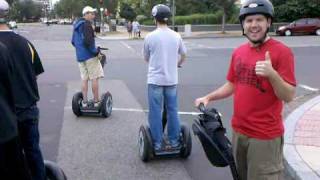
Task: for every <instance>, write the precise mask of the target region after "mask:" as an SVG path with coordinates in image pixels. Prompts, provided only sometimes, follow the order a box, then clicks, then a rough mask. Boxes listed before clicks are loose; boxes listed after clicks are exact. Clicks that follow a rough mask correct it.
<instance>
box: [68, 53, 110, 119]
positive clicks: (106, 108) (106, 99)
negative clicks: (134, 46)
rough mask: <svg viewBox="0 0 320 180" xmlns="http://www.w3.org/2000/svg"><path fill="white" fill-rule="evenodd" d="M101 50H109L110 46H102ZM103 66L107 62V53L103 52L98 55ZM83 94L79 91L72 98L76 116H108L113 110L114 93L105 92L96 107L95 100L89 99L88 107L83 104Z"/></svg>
mask: <svg viewBox="0 0 320 180" xmlns="http://www.w3.org/2000/svg"><path fill="white" fill-rule="evenodd" d="M100 50H108V48H100ZM98 58H99V60H100V62H101V65H102V68H103V67H104V65H105V64H106V63H107V62H106V55H105V54H103V53H101V52H100V54H99V55H98ZM82 101H83V95H82V92H77V93H76V94H75V95H74V96H73V98H72V111H73V113H74V114H75V115H76V116H82V115H87V116H102V117H104V118H107V117H109V116H110V115H111V112H112V104H113V101H112V95H111V93H110V92H108V91H107V92H105V93H104V94H102V96H101V103H100V105H99V106H98V107H94V100H90V101H88V105H87V107H83V106H82Z"/></svg>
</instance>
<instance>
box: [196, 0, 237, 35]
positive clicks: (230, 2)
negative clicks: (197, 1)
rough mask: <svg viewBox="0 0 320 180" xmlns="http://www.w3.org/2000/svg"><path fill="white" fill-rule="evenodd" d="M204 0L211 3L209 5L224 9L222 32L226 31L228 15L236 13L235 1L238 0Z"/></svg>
mask: <svg viewBox="0 0 320 180" xmlns="http://www.w3.org/2000/svg"><path fill="white" fill-rule="evenodd" d="M201 1H202V2H204V3H206V4H208V5H209V7H218V8H219V9H221V10H222V12H223V16H222V29H221V31H222V33H225V24H226V21H227V18H228V17H232V13H234V11H232V10H234V9H235V1H236V0H201Z"/></svg>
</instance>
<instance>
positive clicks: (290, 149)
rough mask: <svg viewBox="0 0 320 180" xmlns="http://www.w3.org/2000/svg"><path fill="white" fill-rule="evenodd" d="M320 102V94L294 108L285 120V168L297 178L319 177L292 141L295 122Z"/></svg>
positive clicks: (305, 179) (300, 179) (309, 179)
mask: <svg viewBox="0 0 320 180" xmlns="http://www.w3.org/2000/svg"><path fill="white" fill-rule="evenodd" d="M318 103H320V96H317V97H315V98H313V99H311V100H309V101H307V102H306V103H304V104H303V105H301V106H299V107H298V108H297V109H296V110H294V111H293V112H292V113H291V114H290V115H289V116H288V117H287V118H286V120H285V129H286V131H285V135H284V139H285V143H284V159H285V168H286V169H287V171H288V174H289V175H290V176H291V177H293V178H294V179H298V180H313V179H319V177H318V176H317V175H316V173H315V172H314V171H313V170H312V169H311V168H310V167H309V166H308V165H307V164H306V163H305V161H304V160H303V159H302V158H301V156H300V154H299V153H298V152H297V150H296V145H295V144H294V143H293V138H294V132H295V128H296V124H297V122H298V121H299V119H300V118H301V117H302V115H303V114H304V113H305V112H306V111H307V110H309V109H310V108H312V107H313V106H314V105H316V104H318Z"/></svg>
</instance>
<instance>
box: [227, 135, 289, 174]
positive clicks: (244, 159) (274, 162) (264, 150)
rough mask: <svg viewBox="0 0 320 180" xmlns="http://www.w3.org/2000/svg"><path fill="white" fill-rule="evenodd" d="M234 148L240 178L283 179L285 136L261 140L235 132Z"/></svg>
mask: <svg viewBox="0 0 320 180" xmlns="http://www.w3.org/2000/svg"><path fill="white" fill-rule="evenodd" d="M232 148H233V155H234V158H235V161H236V165H237V170H238V173H239V176H240V180H282V179H283V169H284V166H283V137H278V138H275V139H271V140H260V139H255V138H249V137H247V136H245V135H242V134H240V133H237V132H233V135H232Z"/></svg>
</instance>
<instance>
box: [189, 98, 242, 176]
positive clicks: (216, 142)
mask: <svg viewBox="0 0 320 180" xmlns="http://www.w3.org/2000/svg"><path fill="white" fill-rule="evenodd" d="M199 110H200V111H201V112H202V113H203V114H200V115H199V116H198V118H197V119H196V120H194V123H193V125H192V130H193V132H194V134H195V135H196V136H198V138H199V140H200V142H201V144H202V147H203V149H204V151H205V154H206V156H207V158H208V160H209V161H210V163H211V164H212V165H213V166H215V167H226V166H228V165H229V167H230V170H231V173H232V177H233V179H234V180H239V174H238V172H237V169H236V164H235V161H234V157H233V155H232V147H231V142H230V141H229V139H228V138H227V136H226V129H225V128H224V127H223V124H222V121H221V115H220V113H219V112H218V111H217V110H216V109H214V108H212V109H206V108H205V106H204V104H202V103H201V104H200V105H199Z"/></svg>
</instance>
